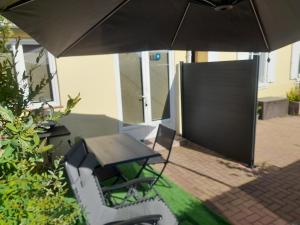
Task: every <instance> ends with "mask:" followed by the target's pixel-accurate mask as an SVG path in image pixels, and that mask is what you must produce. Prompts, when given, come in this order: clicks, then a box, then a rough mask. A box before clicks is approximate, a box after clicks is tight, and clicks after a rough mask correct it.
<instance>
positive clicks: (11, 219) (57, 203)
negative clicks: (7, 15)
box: [0, 17, 83, 225]
mask: <svg viewBox="0 0 300 225" xmlns="http://www.w3.org/2000/svg"><path fill="white" fill-rule="evenodd" d="M0 23H2V25H3V24H4V26H0V37H1V38H0V39H1V40H0V93H1V94H0V225H19V224H21V225H75V224H78V223H82V221H83V217H82V213H81V210H80V207H79V206H78V204H77V203H76V201H75V199H74V198H69V197H68V195H67V191H68V188H67V185H66V180H65V177H64V173H63V167H62V164H61V159H55V160H54V163H53V166H51V167H49V166H46V165H45V163H44V159H43V153H45V152H47V151H49V150H51V148H52V147H53V146H52V145H47V144H46V139H44V140H42V141H41V140H40V138H39V136H38V132H40V130H41V128H40V126H39V125H40V124H42V123H43V122H45V121H44V120H54V121H58V120H59V119H60V118H61V117H62V116H65V115H68V114H69V113H70V112H71V110H72V108H73V107H75V105H76V104H77V103H78V102H79V101H80V97H79V95H78V96H76V97H75V98H71V97H69V101H68V103H67V107H66V109H65V110H63V111H58V112H55V113H54V114H53V115H51V117H43V116H41V115H42V109H40V111H39V110H38V112H37V113H36V114H35V115H34V117H33V114H32V113H31V111H28V110H27V106H28V104H29V103H30V102H31V100H32V99H33V98H34V97H35V96H36V95H38V94H39V93H40V92H41V90H42V89H43V87H44V86H45V85H46V84H47V83H48V82H49V78H45V79H42V80H41V82H40V83H39V84H38V85H36V86H35V88H33V87H32V86H29V87H28V88H29V94H28V95H26V96H25V95H24V93H25V88H27V87H22V86H20V85H19V82H18V80H17V74H16V72H15V64H14V57H15V56H14V55H12V56H11V53H10V51H9V49H8V48H7V40H8V39H9V33H10V29H9V25H8V23H7V21H6V20H5V19H3V18H2V17H0ZM41 54H43V52H41V53H40V55H39V56H38V58H37V59H36V65H34V66H33V68H32V70H30V71H29V72H28V73H24V74H22V76H23V79H24V80H25V79H30V76H31V75H32V74H31V73H32V71H33V70H34V69H35V68H37V67H38V66H39V60H40V58H41ZM39 112H41V113H39Z"/></svg>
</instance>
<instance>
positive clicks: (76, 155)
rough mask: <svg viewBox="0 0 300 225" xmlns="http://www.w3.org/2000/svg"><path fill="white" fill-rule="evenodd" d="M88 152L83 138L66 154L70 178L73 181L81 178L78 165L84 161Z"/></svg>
mask: <svg viewBox="0 0 300 225" xmlns="http://www.w3.org/2000/svg"><path fill="white" fill-rule="evenodd" d="M87 154H88V152H87V149H86V147H85V143H84V141H83V140H80V141H79V142H77V143H76V144H75V145H73V146H72V148H71V149H70V150H69V151H68V153H67V154H66V155H65V165H67V166H66V171H67V174H68V176H69V180H70V182H71V184H72V183H75V182H76V180H78V179H79V172H78V167H79V166H80V164H81V163H82V162H83V160H84V159H85V157H86V156H87Z"/></svg>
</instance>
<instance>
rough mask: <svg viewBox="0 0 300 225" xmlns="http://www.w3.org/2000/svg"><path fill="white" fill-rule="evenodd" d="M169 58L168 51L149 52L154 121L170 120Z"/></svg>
mask: <svg viewBox="0 0 300 225" xmlns="http://www.w3.org/2000/svg"><path fill="white" fill-rule="evenodd" d="M168 61H169V58H168V52H167V51H153V52H149V62H150V90H151V114H152V120H153V121H155V120H162V119H168V118H170V95H169V62H168Z"/></svg>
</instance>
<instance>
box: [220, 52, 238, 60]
mask: <svg viewBox="0 0 300 225" xmlns="http://www.w3.org/2000/svg"><path fill="white" fill-rule="evenodd" d="M236 56H237V55H236V53H235V52H220V55H219V60H220V61H231V60H236Z"/></svg>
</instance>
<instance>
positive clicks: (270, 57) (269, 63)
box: [237, 52, 276, 87]
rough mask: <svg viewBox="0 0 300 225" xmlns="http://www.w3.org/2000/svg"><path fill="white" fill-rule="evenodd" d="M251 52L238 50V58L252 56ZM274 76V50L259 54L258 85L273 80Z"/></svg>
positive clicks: (250, 57) (245, 58)
mask: <svg viewBox="0 0 300 225" xmlns="http://www.w3.org/2000/svg"><path fill="white" fill-rule="evenodd" d="M253 55H254V54H253V53H249V52H239V53H237V59H238V60H247V59H252V58H253ZM275 76H276V52H270V53H260V54H259V77H258V80H259V87H264V86H266V85H267V84H268V83H272V82H274V81H275Z"/></svg>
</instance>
